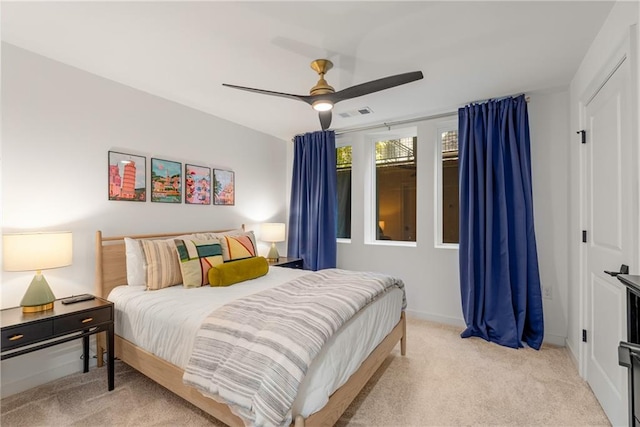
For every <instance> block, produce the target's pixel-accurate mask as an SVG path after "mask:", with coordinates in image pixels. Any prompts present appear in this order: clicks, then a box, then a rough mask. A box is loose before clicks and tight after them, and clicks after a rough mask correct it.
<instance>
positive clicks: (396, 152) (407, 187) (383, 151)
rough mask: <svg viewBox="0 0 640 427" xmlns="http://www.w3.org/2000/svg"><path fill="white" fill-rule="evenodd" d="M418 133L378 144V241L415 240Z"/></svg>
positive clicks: (376, 201)
mask: <svg viewBox="0 0 640 427" xmlns="http://www.w3.org/2000/svg"><path fill="white" fill-rule="evenodd" d="M416 142H417V138H416V137H415V136H412V137H405V138H398V139H388V140H382V141H380V140H379V141H377V142H376V143H375V182H376V187H375V208H376V210H375V213H376V216H375V225H374V227H376V229H377V232H376V240H395V241H404V242H415V241H416V148H417V144H416Z"/></svg>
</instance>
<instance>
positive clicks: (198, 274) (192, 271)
mask: <svg viewBox="0 0 640 427" xmlns="http://www.w3.org/2000/svg"><path fill="white" fill-rule="evenodd" d="M175 244H176V250H177V251H178V258H179V259H180V271H181V272H182V284H183V285H184V286H185V287H186V288H196V287H199V286H202V285H208V284H209V276H208V274H207V273H208V272H209V269H210V268H211V267H215V266H216V265H220V264H222V263H223V260H222V247H221V246H220V242H219V241H218V240H217V239H216V240H179V239H176V240H175Z"/></svg>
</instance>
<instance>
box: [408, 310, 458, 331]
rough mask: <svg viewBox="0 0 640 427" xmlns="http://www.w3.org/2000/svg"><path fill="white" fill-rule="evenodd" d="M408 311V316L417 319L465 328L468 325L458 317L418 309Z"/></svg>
mask: <svg viewBox="0 0 640 427" xmlns="http://www.w3.org/2000/svg"><path fill="white" fill-rule="evenodd" d="M406 313H407V316H409V317H415V318H416V319H421V320H429V321H431V322H436V323H443V324H445V325H451V326H459V327H461V328H464V327H465V326H466V325H465V323H464V320H462V319H458V318H456V317H449V316H441V315H438V314H431V313H427V312H424V311H418V310H406Z"/></svg>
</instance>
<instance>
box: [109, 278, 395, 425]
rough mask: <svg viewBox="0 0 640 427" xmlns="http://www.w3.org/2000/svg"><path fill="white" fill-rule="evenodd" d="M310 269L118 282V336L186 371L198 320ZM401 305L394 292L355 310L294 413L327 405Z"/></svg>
mask: <svg viewBox="0 0 640 427" xmlns="http://www.w3.org/2000/svg"><path fill="white" fill-rule="evenodd" d="M306 273H307V272H306V271H303V270H296V269H289V268H280V267H272V268H270V270H269V273H268V274H267V275H266V276H263V277H261V278H259V279H255V280H249V281H246V282H242V283H239V284H236V285H233V286H229V287H225V288H212V287H209V286H204V287H201V288H191V289H186V288H184V287H182V286H173V287H170V288H166V289H162V290H157V291H146V290H145V288H144V287H141V286H119V287H117V288H115V289H114V290H113V291H112V292H111V294H110V295H109V300H110V301H113V302H114V304H115V325H116V326H115V329H116V334H118V335H119V336H121V337H122V338H124V339H126V340H128V341H130V342H132V343H133V344H135V345H137V346H139V347H141V348H143V349H145V350H147V351H149V352H151V353H153V354H155V355H156V356H158V357H160V358H162V359H164V360H167V361H169V362H171V363H173V364H174V365H176V366H179V367H180V368H183V369H184V367H185V366H186V365H187V363H188V361H189V356H190V354H191V349H192V347H193V343H194V340H195V336H196V333H197V331H198V329H199V327H200V324H201V323H202V321H203V320H204V319H205V318H206V317H207V315H208V314H209V313H211V312H212V311H213V310H215V309H216V308H218V307H220V306H222V305H224V304H226V303H227V302H230V301H233V300H235V299H237V298H240V297H243V296H246V295H250V294H253V293H255V292H259V291H262V290H265V289H268V288H271V287H274V286H277V285H279V284H281V283H284V282H286V281H288V280H291V279H293V278H295V277H298V276H300V275H303V274H306ZM401 306H402V291H400V290H399V289H395V290H393V291H390V292H388V293H386V294H385V295H384V296H383V297H382V298H380V299H379V300H377V301H375V302H374V303H372V304H370V305H369V306H368V307H367V308H366V309H365V310H362V311H361V312H359V313H358V314H356V316H354V317H353V319H351V321H349V322H348V323H347V324H345V325H344V327H343V328H342V329H341V330H340V331H339V332H338V333H337V334H335V335H334V336H333V337H332V338H331V339H330V340H329V341H328V342H327V345H326V346H325V347H324V348H323V349H322V351H321V352H320V354H318V356H317V357H316V360H315V361H314V363H313V364H312V365H311V367H310V369H309V371H308V373H307V375H306V377H305V379H304V381H303V382H302V384H301V386H300V388H299V389H298V397H297V398H296V400H295V402H294V404H293V415H294V416H295V415H298V414H300V415H302V416H304V417H308V416H309V415H311V414H312V413H314V412H316V411H318V410H319V409H321V408H322V407H323V406H324V405H325V404H326V403H327V401H328V399H329V396H330V395H331V394H332V393H333V392H334V391H335V390H336V389H338V388H339V387H340V386H341V385H343V384H344V383H345V382H346V381H347V380H348V379H349V377H350V376H351V374H352V373H353V372H355V371H356V370H357V369H358V367H359V366H360V364H361V363H362V361H363V360H364V359H366V357H367V356H368V354H369V353H370V352H371V351H372V350H373V349H374V348H375V347H376V346H377V345H378V343H379V342H380V341H382V339H383V338H384V337H385V336H386V335H387V334H388V333H389V332H390V331H391V329H393V327H394V326H395V324H396V323H397V322H398V319H399V318H400V311H401Z"/></svg>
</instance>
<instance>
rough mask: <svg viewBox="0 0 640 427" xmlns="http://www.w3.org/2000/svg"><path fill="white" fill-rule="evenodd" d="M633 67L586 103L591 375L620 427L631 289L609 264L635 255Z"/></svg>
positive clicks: (625, 66)
mask: <svg viewBox="0 0 640 427" xmlns="http://www.w3.org/2000/svg"><path fill="white" fill-rule="evenodd" d="M629 67H630V66H629V60H628V59H625V60H623V62H622V63H621V64H619V65H618V66H617V68H616V69H615V71H614V72H613V74H612V75H611V76H610V77H609V78H608V79H607V80H606V82H603V83H604V85H603V86H602V87H601V89H599V90H598V91H597V92H596V94H595V95H594V96H593V97H592V98H591V100H589V102H588V103H587V104H586V108H585V119H586V121H585V123H586V132H587V133H586V141H587V143H586V145H585V146H584V149H585V150H586V153H585V156H584V162H585V163H584V165H583V166H584V171H585V178H586V180H585V187H584V190H585V191H584V193H583V194H584V196H585V202H586V203H584V205H583V206H584V207H585V209H584V210H585V212H584V214H585V217H584V218H585V220H586V221H585V224H587V225H586V228H587V243H586V263H585V266H586V272H585V273H586V274H585V276H584V277H585V279H586V297H587V307H586V313H585V314H586V320H587V343H586V346H587V347H586V349H587V351H586V358H587V361H586V379H587V381H588V383H589V385H590V386H591V388H592V390H593V392H594V393H595V395H596V397H597V398H598V400H599V401H600V404H601V405H602V407H603V409H604V411H605V412H606V414H607V416H608V417H609V420H610V421H611V423H612V424H613V425H614V426H624V425H628V422H629V421H628V412H627V370H626V368H623V367H621V366H619V365H618V344H619V342H620V341H626V340H627V324H626V290H625V287H624V286H622V284H621V283H620V282H619V281H618V279H616V278H615V277H612V276H609V275H608V274H605V273H604V270H609V271H618V269H619V267H620V265H621V264H627V265H629V264H631V260H632V259H633V244H634V242H633V237H632V230H633V229H634V226H633V225H632V223H631V216H632V205H631V200H632V196H631V187H630V185H631V182H630V181H631V178H630V177H631V176H632V175H631V172H630V171H631V169H630V168H631V167H632V164H631V159H632V156H631V154H632V153H631V103H630V102H631V97H630V93H631V83H630V70H629ZM636 166H637V165H636ZM636 220H637V218H636Z"/></svg>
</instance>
